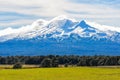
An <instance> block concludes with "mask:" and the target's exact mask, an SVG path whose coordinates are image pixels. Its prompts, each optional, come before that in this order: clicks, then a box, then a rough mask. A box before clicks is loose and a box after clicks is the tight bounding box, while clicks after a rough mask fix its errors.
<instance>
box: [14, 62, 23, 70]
mask: <svg viewBox="0 0 120 80" xmlns="http://www.w3.org/2000/svg"><path fill="white" fill-rule="evenodd" d="M21 68H22V64H21V63H16V64H14V65H13V69H21Z"/></svg>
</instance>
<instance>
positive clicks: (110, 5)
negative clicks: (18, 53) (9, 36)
mask: <svg viewBox="0 0 120 80" xmlns="http://www.w3.org/2000/svg"><path fill="white" fill-rule="evenodd" d="M119 3H120V1H119V0H92V1H90V0H0V5H1V7H0V17H1V18H0V27H5V26H6V27H9V26H10V27H11V26H14V27H16V26H18V25H19V26H22V25H25V24H30V23H32V22H33V21H34V20H36V19H39V18H43V19H51V18H53V17H56V16H59V15H63V14H64V15H68V16H70V17H73V18H76V19H78V20H81V19H87V20H91V21H95V22H100V23H102V24H106V25H114V26H120V23H119V22H118V21H120V4H119ZM17 21H20V22H17Z"/></svg>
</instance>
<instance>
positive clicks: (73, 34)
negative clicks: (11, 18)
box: [0, 16, 120, 55]
mask: <svg viewBox="0 0 120 80" xmlns="http://www.w3.org/2000/svg"><path fill="white" fill-rule="evenodd" d="M44 54H59V55H60V54H61V55H63V54H78V55H95V54H98V55H119V54H120V28H119V27H110V26H105V25H100V24H97V23H93V22H89V21H84V20H82V21H77V20H75V19H71V18H68V17H66V16H58V17H56V18H54V19H52V20H50V21H45V20H42V19H40V20H37V21H35V22H33V23H32V24H31V25H27V26H23V27H21V28H18V29H13V28H7V29H4V30H0V55H44Z"/></svg>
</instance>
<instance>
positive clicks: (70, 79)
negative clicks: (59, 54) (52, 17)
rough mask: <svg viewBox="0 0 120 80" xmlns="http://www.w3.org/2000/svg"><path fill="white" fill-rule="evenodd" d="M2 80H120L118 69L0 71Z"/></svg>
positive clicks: (82, 68) (86, 68)
mask: <svg viewBox="0 0 120 80" xmlns="http://www.w3.org/2000/svg"><path fill="white" fill-rule="evenodd" d="M0 80H120V68H116V67H67V68H32V69H0Z"/></svg>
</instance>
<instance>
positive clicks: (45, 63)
mask: <svg viewBox="0 0 120 80" xmlns="http://www.w3.org/2000/svg"><path fill="white" fill-rule="evenodd" d="M40 67H52V60H51V59H50V58H44V59H43V61H42V62H41V65H40Z"/></svg>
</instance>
